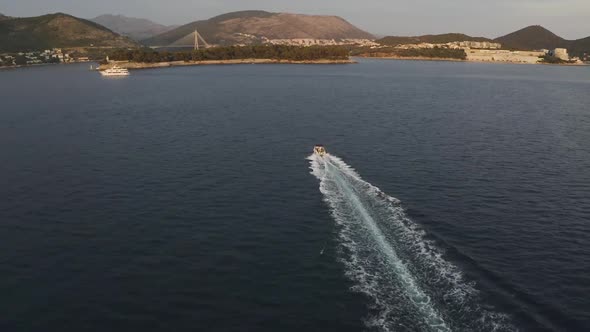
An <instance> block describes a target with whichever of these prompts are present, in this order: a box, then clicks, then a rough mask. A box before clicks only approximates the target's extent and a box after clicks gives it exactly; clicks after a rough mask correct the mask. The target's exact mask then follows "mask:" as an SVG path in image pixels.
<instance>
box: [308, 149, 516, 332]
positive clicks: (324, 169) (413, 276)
mask: <svg viewBox="0 0 590 332" xmlns="http://www.w3.org/2000/svg"><path fill="white" fill-rule="evenodd" d="M308 159H309V160H310V163H311V170H312V174H313V175H315V176H316V177H317V178H318V179H319V180H320V191H321V192H322V194H323V195H324V198H325V200H326V202H327V203H328V204H329V206H330V208H331V212H332V215H333V217H334V219H335V221H336V223H337V225H338V242H339V246H340V249H341V250H340V254H339V258H340V260H341V261H342V262H343V263H344V265H345V266H346V275H347V276H348V277H349V278H350V279H352V280H353V281H354V282H355V286H354V287H353V289H354V290H355V291H358V292H361V293H364V294H366V295H367V296H368V297H369V298H370V299H371V301H372V303H371V309H372V310H371V312H372V314H371V316H370V317H369V318H368V319H367V320H366V323H367V325H368V326H369V327H375V328H378V329H380V330H383V331H515V330H516V329H515V328H514V327H513V326H512V324H511V323H510V320H509V317H508V316H507V315H505V314H501V313H497V312H494V311H491V310H489V309H483V308H482V305H481V304H480V302H481V300H480V298H479V295H478V292H477V290H476V288H475V285H474V284H473V283H469V282H467V281H465V280H464V277H463V275H462V273H461V271H460V270H459V268H457V267H456V266H455V265H453V264H452V263H450V262H449V261H447V260H446V259H445V258H444V255H443V252H442V251H441V250H440V249H439V248H437V246H436V244H435V243H434V242H433V241H430V240H427V239H426V232H425V231H424V230H423V229H421V228H420V227H419V226H418V225H417V224H416V223H414V222H413V221H412V220H410V219H409V218H408V217H407V215H406V214H405V212H404V210H403V208H402V207H401V204H400V201H399V200H397V199H396V198H394V197H391V196H388V195H386V194H385V193H383V192H382V191H381V190H380V189H379V188H377V187H375V186H373V185H371V184H370V183H368V182H366V181H364V180H363V179H362V178H361V177H360V176H359V175H358V173H356V171H354V169H352V168H351V167H350V166H349V165H347V164H346V163H345V162H344V161H343V160H341V159H340V158H337V157H335V156H332V155H326V156H324V157H319V156H317V155H312V156H310V157H309V158H308Z"/></svg>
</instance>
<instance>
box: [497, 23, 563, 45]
mask: <svg viewBox="0 0 590 332" xmlns="http://www.w3.org/2000/svg"><path fill="white" fill-rule="evenodd" d="M496 42H498V43H501V44H502V47H503V48H508V49H516V50H538V49H543V48H547V49H549V48H557V47H567V46H568V41H567V40H565V39H563V38H561V37H559V36H557V35H556V34H554V33H553V32H551V31H549V30H547V29H545V28H543V27H542V26H540V25H532V26H529V27H526V28H524V29H520V30H518V31H515V32H513V33H509V34H507V35H506V36H502V37H499V38H496Z"/></svg>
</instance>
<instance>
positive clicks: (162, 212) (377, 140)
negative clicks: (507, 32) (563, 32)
mask: <svg viewBox="0 0 590 332" xmlns="http://www.w3.org/2000/svg"><path fill="white" fill-rule="evenodd" d="M0 87H1V89H0V105H1V107H0V152H1V155H2V158H1V162H0V198H1V199H0V294H1V295H0V330H2V331H163V330H164V331H198V330H201V331H363V330H365V331H474V330H477V331H517V330H521V331H585V330H590V145H589V142H590V69H589V68H588V67H559V66H531V65H522V66H521V65H499V64H477V63H446V62H405V61H366V60H365V61H361V63H359V64H356V65H342V66H324V65H317V66H298V65H239V66H207V67H186V68H170V69H160V70H146V71H136V72H132V75H131V76H130V77H127V78H122V79H105V78H102V77H100V75H98V74H97V73H95V72H89V71H87V67H86V66H85V65H68V66H49V67H38V68H26V69H18V70H3V71H0ZM316 143H323V144H325V145H326V147H327V149H328V152H330V153H331V154H330V155H329V156H327V157H325V158H318V157H309V155H310V152H311V148H312V147H313V145H314V144H316ZM308 158H310V159H309V160H308ZM310 173H312V174H310Z"/></svg>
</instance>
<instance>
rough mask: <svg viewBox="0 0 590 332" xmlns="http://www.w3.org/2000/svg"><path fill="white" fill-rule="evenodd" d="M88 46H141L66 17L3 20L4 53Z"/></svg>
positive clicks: (0, 23) (0, 38)
mask: <svg viewBox="0 0 590 332" xmlns="http://www.w3.org/2000/svg"><path fill="white" fill-rule="evenodd" d="M85 46H86V47H87V46H106V47H136V46H138V44H137V43H136V42H134V41H132V40H130V39H129V38H127V37H123V36H121V35H118V34H116V33H114V32H113V31H111V30H109V29H107V28H105V27H103V26H101V25H99V24H96V23H94V22H91V21H87V20H84V19H80V18H77V17H74V16H71V15H67V14H62V13H57V14H49V15H43V16H37V17H26V18H6V19H2V20H0V50H1V51H8V52H14V51H26V50H41V49H47V48H53V47H85Z"/></svg>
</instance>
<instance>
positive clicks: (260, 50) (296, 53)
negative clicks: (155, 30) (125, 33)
mask: <svg viewBox="0 0 590 332" xmlns="http://www.w3.org/2000/svg"><path fill="white" fill-rule="evenodd" d="M348 57H349V51H348V50H347V49H346V48H344V47H340V46H309V47H302V46H286V45H256V46H227V47H214V48H206V49H201V50H194V51H155V50H152V49H136V50H116V51H114V52H112V53H111V54H110V55H109V58H110V59H111V60H116V61H133V62H147V63H154V62H171V61H187V62H188V61H206V60H236V59H276V60H290V61H309V60H346V59H348Z"/></svg>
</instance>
